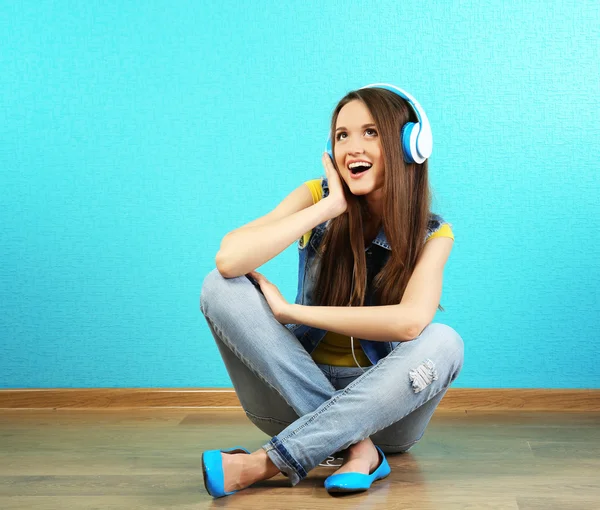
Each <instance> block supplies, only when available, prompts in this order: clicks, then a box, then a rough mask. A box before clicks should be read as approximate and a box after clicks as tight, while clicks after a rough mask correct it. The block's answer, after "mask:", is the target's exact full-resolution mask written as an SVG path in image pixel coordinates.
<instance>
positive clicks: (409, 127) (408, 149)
mask: <svg viewBox="0 0 600 510" xmlns="http://www.w3.org/2000/svg"><path fill="white" fill-rule="evenodd" d="M414 126H415V123H414V122H407V123H406V124H404V126H402V133H401V135H400V136H401V138H402V152H403V153H404V161H406V162H407V163H414V162H415V160H414V159H413V154H414V153H415V152H416V150H417V148H416V147H415V146H411V143H410V139H411V137H412V133H413V131H414Z"/></svg>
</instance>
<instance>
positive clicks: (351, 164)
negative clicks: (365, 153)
mask: <svg viewBox="0 0 600 510" xmlns="http://www.w3.org/2000/svg"><path fill="white" fill-rule="evenodd" d="M358 166H367V167H369V168H371V167H372V166H373V165H371V163H367V162H366V161H356V162H355V163H350V164H349V165H348V168H356V167H358Z"/></svg>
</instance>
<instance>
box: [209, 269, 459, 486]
mask: <svg viewBox="0 0 600 510" xmlns="http://www.w3.org/2000/svg"><path fill="white" fill-rule="evenodd" d="M200 309H201V311H202V313H203V314H204V317H205V318H206V321H207V323H208V326H209V328H210V330H211V332H212V334H213V336H214V338H215V341H216V343H217V347H218V349H219V352H220V353H221V356H222V358H223V361H224V363H225V366H226V368H227V372H228V373H229V376H230V378H231V382H232V383H233V386H234V388H235V391H236V393H237V395H238V398H239V399H240V403H241V404H242V407H243V408H244V411H245V412H246V415H247V416H248V418H249V419H250V420H251V421H252V422H253V423H254V424H255V425H256V426H257V427H258V428H259V429H261V430H262V431H263V432H265V433H266V434H268V435H269V436H272V439H271V440H270V441H269V442H268V443H266V444H265V445H264V446H263V449H264V450H265V451H266V453H267V455H268V456H269V458H270V459H271V460H272V461H273V463H274V464H275V465H276V466H277V468H278V469H279V470H280V471H281V472H282V473H283V474H284V475H286V476H288V477H289V478H290V481H291V483H292V485H296V484H297V483H298V482H299V481H300V480H301V479H303V478H304V477H306V476H307V473H308V472H309V471H310V470H311V469H313V468H314V467H315V466H317V465H318V464H319V463H320V462H322V461H323V460H324V459H326V458H327V457H328V456H329V455H332V454H333V453H335V452H339V451H341V450H344V449H346V448H348V447H349V446H350V445H352V444H354V443H357V442H359V441H361V440H363V439H365V438H367V437H370V438H371V440H372V441H373V442H374V443H375V444H376V445H377V446H379V447H380V448H381V449H382V450H383V451H384V452H386V453H397V452H405V451H407V450H408V449H409V448H410V447H411V446H412V445H414V444H415V443H416V442H417V441H418V440H419V439H421V437H422V436H423V434H424V432H425V427H426V426H427V424H428V423H429V420H430V419H431V416H432V415H433V412H434V411H435V408H436V407H437V405H438V404H439V402H440V400H441V399H442V397H443V396H444V394H445V393H446V391H447V389H448V387H449V386H450V384H451V383H452V381H454V380H455V379H456V377H458V374H459V373H460V370H461V369H462V364H463V353H464V345H463V341H462V339H461V337H460V336H459V335H458V333H456V331H454V330H453V329H452V328H451V327H449V326H446V325H445V324H439V323H431V324H429V326H427V327H426V328H425V329H424V330H423V332H422V333H421V335H419V337H417V338H416V339H414V340H411V341H409V342H402V343H401V344H399V345H398V346H397V347H396V348H395V349H394V350H393V351H392V352H391V353H390V354H389V355H387V356H386V357H385V358H383V359H382V360H380V361H379V362H378V363H377V364H376V365H374V366H370V367H363V368H364V370H365V372H364V373H363V372H362V371H361V369H360V368H358V367H335V366H329V365H317V364H316V363H315V362H314V361H313V359H312V358H311V356H310V354H309V353H308V352H306V350H305V349H304V348H303V347H302V345H301V344H300V342H299V341H298V339H297V338H296V337H295V336H294V334H293V333H292V332H291V331H290V330H288V329H287V328H286V327H285V326H284V325H283V324H281V323H279V322H278V321H277V320H276V319H275V317H274V316H273V313H272V311H271V308H270V307H269V304H268V303H267V301H266V299H265V298H264V296H263V295H262V294H261V293H260V292H259V291H258V290H257V289H256V288H255V287H254V286H253V285H252V283H251V282H250V281H249V280H248V279H247V278H246V277H245V276H241V277H237V278H229V279H227V278H223V276H221V274H220V273H219V272H218V271H217V270H216V269H214V270H213V271H211V272H210V273H209V274H208V275H207V276H206V278H205V279H204V283H203V285H202V292H201V296H200Z"/></svg>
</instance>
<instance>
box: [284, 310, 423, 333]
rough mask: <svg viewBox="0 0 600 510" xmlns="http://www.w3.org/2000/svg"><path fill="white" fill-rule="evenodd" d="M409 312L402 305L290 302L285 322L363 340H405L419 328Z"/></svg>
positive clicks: (418, 330)
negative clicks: (344, 304) (336, 304)
mask: <svg viewBox="0 0 600 510" xmlns="http://www.w3.org/2000/svg"><path fill="white" fill-rule="evenodd" d="M412 311H413V309H412V308H409V307H407V306H403V305H402V304H398V305H385V306H361V307H349V306H306V305H296V304H290V307H289V311H288V312H286V323H288V324H305V325H307V326H312V327H315V328H319V329H324V330H326V331H333V332H334V333H340V334H341V335H348V336H353V337H356V338H363V339H365V340H377V341H381V342H406V341H409V340H413V339H415V338H416V337H418V336H419V334H420V333H421V331H422V329H423V328H421V329H419V328H420V326H419V325H417V321H416V320H415V318H414V317H413V313H412Z"/></svg>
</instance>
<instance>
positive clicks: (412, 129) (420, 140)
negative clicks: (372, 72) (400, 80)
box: [327, 83, 433, 163]
mask: <svg viewBox="0 0 600 510" xmlns="http://www.w3.org/2000/svg"><path fill="white" fill-rule="evenodd" d="M368 88H379V89H386V90H389V91H390V92H394V93H395V94H398V95H399V96H400V97H402V98H404V99H406V100H407V101H408V103H409V104H410V105H411V106H412V109H413V110H414V112H415V113H416V114H417V118H418V119H419V122H416V123H415V122H407V123H406V124H404V126H402V131H401V133H400V139H401V141H402V152H403V155H404V161H406V162H407V163H423V162H424V161H425V160H426V159H427V158H428V157H429V156H431V150H432V148H433V138H432V136H431V126H430V125H429V120H428V119H427V115H425V111H424V110H423V108H421V105H420V104H419V103H418V102H417V100H416V99H415V98H414V97H413V96H411V95H410V94H409V93H408V92H406V91H404V90H402V89H399V88H398V87H395V86H394V85H390V84H389V83H372V84H371V85H365V86H364V87H361V89H368ZM359 90H360V89H359ZM327 152H328V153H329V156H330V157H331V159H333V149H332V146H331V136H330V137H329V138H328V139H327Z"/></svg>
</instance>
